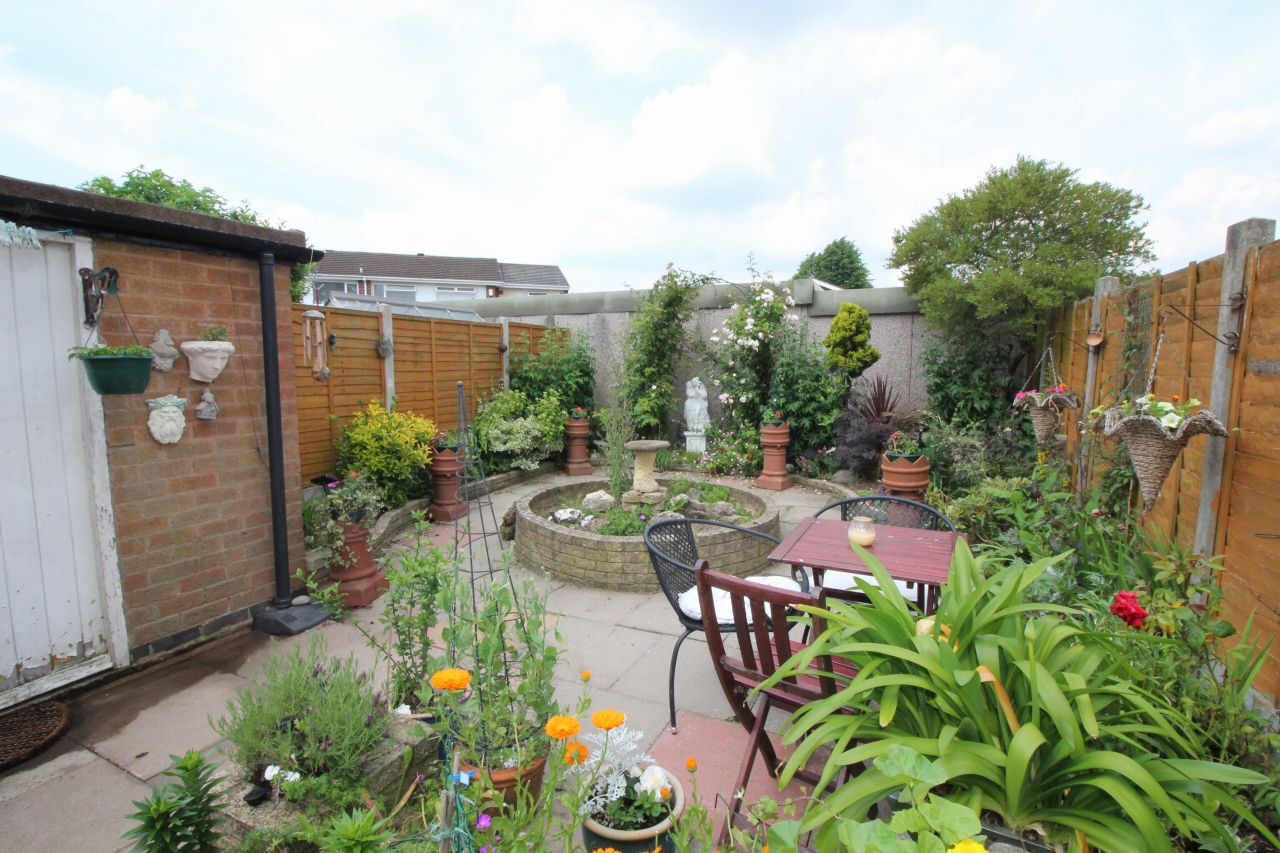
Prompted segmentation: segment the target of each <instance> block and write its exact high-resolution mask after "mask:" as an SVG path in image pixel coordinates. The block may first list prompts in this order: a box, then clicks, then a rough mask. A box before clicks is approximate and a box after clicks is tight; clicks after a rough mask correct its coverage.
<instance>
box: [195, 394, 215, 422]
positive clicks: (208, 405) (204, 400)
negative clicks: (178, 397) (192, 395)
mask: <svg viewBox="0 0 1280 853" xmlns="http://www.w3.org/2000/svg"><path fill="white" fill-rule="evenodd" d="M196 417H197V418H199V419H200V420H202V421H216V420H217V419H218V404H217V402H216V401H215V400H214V399H213V391H212V390H210V389H209V388H206V389H204V393H203V394H201V395H200V403H199V405H197V406H196Z"/></svg>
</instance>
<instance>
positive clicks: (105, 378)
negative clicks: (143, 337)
mask: <svg viewBox="0 0 1280 853" xmlns="http://www.w3.org/2000/svg"><path fill="white" fill-rule="evenodd" d="M80 363H81V364H83V365H84V374H85V376H86V377H87V378H88V380H89V387H90V388H92V389H93V390H94V391H97V392H98V393H99V394H102V395H103V396H106V395H108V394H141V393H142V392H143V391H146V390H147V385H148V384H150V382H151V356H149V355H86V356H81V357H80Z"/></svg>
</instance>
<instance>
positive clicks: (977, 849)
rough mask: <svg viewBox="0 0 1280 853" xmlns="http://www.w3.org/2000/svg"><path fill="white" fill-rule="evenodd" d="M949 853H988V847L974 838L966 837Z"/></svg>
mask: <svg viewBox="0 0 1280 853" xmlns="http://www.w3.org/2000/svg"><path fill="white" fill-rule="evenodd" d="M947 853H987V848H985V847H983V846H982V845H981V844H979V843H978V842H976V841H974V840H973V839H972V838H966V839H965V840H964V841H961V842H960V843H959V844H957V845H956V846H954V847H952V848H951V849H950V850H948V851H947Z"/></svg>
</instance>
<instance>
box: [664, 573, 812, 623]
mask: <svg viewBox="0 0 1280 853" xmlns="http://www.w3.org/2000/svg"><path fill="white" fill-rule="evenodd" d="M743 580H748V581H751V582H752V583H758V584H760V585H762V586H772V587H776V588H778V589H785V590H787V591H788V592H799V591H800V584H798V583H796V582H795V581H793V580H792V579H791V578H785V577H780V576H778V575H756V576H755V577H751V578H743ZM677 600H678V601H679V602H680V610H681V611H683V612H684V615H685V616H688V617H689V618H690V619H701V618H702V603H701V602H700V601H698V588H697V587H696V586H692V587H689V588H688V589H686V590H685V591H684V592H682V593H680V598H679V599H677ZM711 600H712V601H713V602H715V605H716V622H717V623H718V624H721V625H732V624H733V600H732V598H731V597H730V595H729V593H728V592H726V591H725V590H723V589H713V590H711ZM747 619H748V622H747V624H748V625H750V624H751V623H750V619H751V611H750V609H748V610H747Z"/></svg>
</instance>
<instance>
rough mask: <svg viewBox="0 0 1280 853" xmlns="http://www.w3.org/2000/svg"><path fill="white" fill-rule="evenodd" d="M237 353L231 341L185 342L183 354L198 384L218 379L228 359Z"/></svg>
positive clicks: (192, 376)
mask: <svg viewBox="0 0 1280 853" xmlns="http://www.w3.org/2000/svg"><path fill="white" fill-rule="evenodd" d="M235 351H236V348H235V345H234V344H232V343H231V342H229V341H184V342H183V343H182V352H183V354H184V355H186V357H187V364H188V365H189V366H190V367H191V378H192V379H194V380H195V381H197V382H212V381H213V380H215V379H217V378H218V374H219V373H221V372H222V368H224V367H226V366H227V359H229V358H231V354H232V353H233V352H235Z"/></svg>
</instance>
